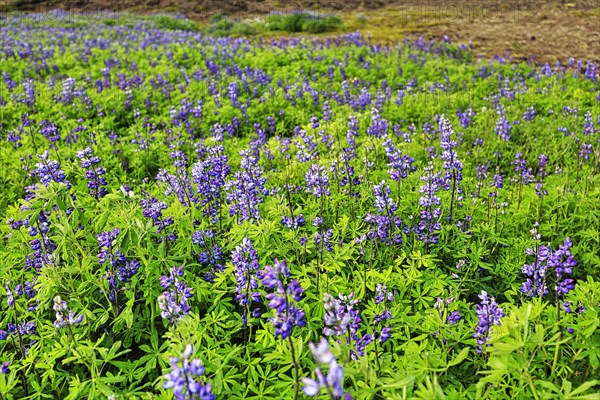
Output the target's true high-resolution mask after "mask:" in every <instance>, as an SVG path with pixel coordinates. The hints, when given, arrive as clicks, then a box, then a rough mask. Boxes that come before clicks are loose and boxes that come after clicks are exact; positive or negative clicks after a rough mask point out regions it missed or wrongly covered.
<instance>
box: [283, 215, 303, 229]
mask: <svg viewBox="0 0 600 400" xmlns="http://www.w3.org/2000/svg"><path fill="white" fill-rule="evenodd" d="M281 223H282V224H283V226H285V227H287V228H290V229H293V230H298V228H300V227H302V226H304V224H305V223H306V221H305V220H304V216H303V215H302V214H298V215H297V216H295V217H294V218H292V217H289V216H287V215H284V216H283V217H282V218H281Z"/></svg>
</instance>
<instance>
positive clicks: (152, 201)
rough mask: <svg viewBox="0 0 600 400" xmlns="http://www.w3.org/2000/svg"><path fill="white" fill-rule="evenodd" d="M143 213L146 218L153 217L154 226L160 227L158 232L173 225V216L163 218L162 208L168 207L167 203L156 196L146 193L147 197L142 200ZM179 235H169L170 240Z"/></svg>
mask: <svg viewBox="0 0 600 400" xmlns="http://www.w3.org/2000/svg"><path fill="white" fill-rule="evenodd" d="M141 205H142V215H143V216H144V217H146V218H150V219H152V222H153V224H154V226H156V227H158V229H157V232H158V233H161V232H162V231H163V230H165V228H167V227H168V226H170V225H173V222H175V221H174V219H173V217H167V218H163V215H162V210H166V209H167V208H168V206H167V203H165V202H163V201H159V200H158V199H157V198H156V197H150V195H149V194H147V193H146V198H144V199H142V200H141ZM176 238H177V236H176V235H175V234H171V235H169V240H175V239H176Z"/></svg>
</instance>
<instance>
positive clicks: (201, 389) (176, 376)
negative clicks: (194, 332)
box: [163, 344, 215, 400]
mask: <svg viewBox="0 0 600 400" xmlns="http://www.w3.org/2000/svg"><path fill="white" fill-rule="evenodd" d="M193 353H194V347H193V346H192V345H191V344H188V345H187V346H186V348H185V351H184V352H183V354H182V357H181V358H177V357H170V358H169V364H170V365H171V372H169V373H168V374H167V375H165V376H164V378H165V379H166V380H167V381H166V382H165V383H164V384H163V387H164V388H165V389H173V397H174V398H175V399H176V400H214V398H215V395H214V394H213V393H212V387H211V385H210V384H209V383H204V382H202V380H200V379H199V377H200V376H202V375H204V366H203V365H202V362H201V361H200V359H197V358H195V359H192V360H190V357H191V356H192V354H193Z"/></svg>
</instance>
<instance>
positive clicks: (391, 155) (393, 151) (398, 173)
mask: <svg viewBox="0 0 600 400" xmlns="http://www.w3.org/2000/svg"><path fill="white" fill-rule="evenodd" d="M383 145H384V148H385V154H386V155H387V157H388V164H387V165H388V167H389V169H388V174H389V175H390V179H392V180H394V181H400V180H402V179H404V178H406V177H407V176H408V174H409V173H410V172H412V171H414V170H415V169H416V167H415V166H414V165H413V163H414V161H415V159H414V158H413V157H410V156H408V155H403V154H402V152H401V151H400V150H398V149H397V148H396V147H395V146H394V143H393V142H392V139H388V140H386V141H385V142H384V143H383Z"/></svg>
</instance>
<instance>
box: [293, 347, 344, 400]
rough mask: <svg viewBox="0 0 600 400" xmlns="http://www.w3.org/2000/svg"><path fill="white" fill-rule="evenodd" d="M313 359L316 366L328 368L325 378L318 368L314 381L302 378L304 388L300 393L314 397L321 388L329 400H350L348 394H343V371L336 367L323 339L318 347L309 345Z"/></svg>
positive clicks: (336, 364) (338, 366)
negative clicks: (324, 365)
mask: <svg viewBox="0 0 600 400" xmlns="http://www.w3.org/2000/svg"><path fill="white" fill-rule="evenodd" d="M308 346H309V348H310V351H311V353H312V355H313V358H314V359H315V361H316V362H317V363H318V364H326V365H327V366H328V371H327V376H325V375H323V372H322V371H321V368H320V367H317V368H315V375H316V378H317V379H316V380H314V379H311V378H302V382H303V383H304V388H302V391H303V392H304V394H305V395H307V396H310V397H312V396H316V395H318V394H319V392H320V391H321V389H322V388H325V389H326V390H327V393H329V395H330V397H331V399H339V398H341V397H342V396H344V399H345V400H351V397H350V394H349V393H344V389H343V387H342V384H343V380H344V369H343V368H342V367H341V366H340V365H338V363H337V361H336V360H335V357H334V356H333V354H332V353H331V352H330V351H329V344H328V343H327V340H326V339H325V338H321V341H320V342H319V344H318V345H316V346H315V345H314V344H313V343H309V345H308Z"/></svg>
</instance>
